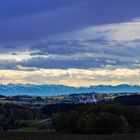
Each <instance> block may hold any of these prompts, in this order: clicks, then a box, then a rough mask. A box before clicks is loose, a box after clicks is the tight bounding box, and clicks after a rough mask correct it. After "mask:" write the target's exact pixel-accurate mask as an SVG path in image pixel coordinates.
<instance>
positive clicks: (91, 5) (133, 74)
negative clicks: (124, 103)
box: [0, 0, 140, 87]
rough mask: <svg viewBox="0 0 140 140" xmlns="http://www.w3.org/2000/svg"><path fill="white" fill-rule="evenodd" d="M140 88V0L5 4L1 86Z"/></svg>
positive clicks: (17, 0)
mask: <svg viewBox="0 0 140 140" xmlns="http://www.w3.org/2000/svg"><path fill="white" fill-rule="evenodd" d="M9 83H14V84H37V85H38V84H56V85H67V86H75V87H80V86H90V85H119V84H130V85H140V1H139V0H12V1H11V0H0V84H9Z"/></svg>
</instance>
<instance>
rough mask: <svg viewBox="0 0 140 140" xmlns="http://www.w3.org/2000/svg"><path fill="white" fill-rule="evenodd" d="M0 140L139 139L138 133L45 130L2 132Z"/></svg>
mask: <svg viewBox="0 0 140 140" xmlns="http://www.w3.org/2000/svg"><path fill="white" fill-rule="evenodd" d="M0 140H140V135H139V134H134V135H131V134H130V135H129V134H126V135H100V136H98V135H97V136H96V135H95V136H94V135H60V134H48V133H45V132H36V133H31V132H30V133H3V134H0Z"/></svg>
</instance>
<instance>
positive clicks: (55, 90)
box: [0, 84, 140, 96]
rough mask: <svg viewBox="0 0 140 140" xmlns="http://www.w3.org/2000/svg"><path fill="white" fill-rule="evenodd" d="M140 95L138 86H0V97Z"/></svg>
mask: <svg viewBox="0 0 140 140" xmlns="http://www.w3.org/2000/svg"><path fill="white" fill-rule="evenodd" d="M90 92H97V93H124V92H128V93H131V92H132V93H134V92H139V93H140V86H139V85H134V86H132V85H127V84H122V85H118V86H110V85H99V86H90V87H79V88H77V87H70V86H64V85H31V84H27V85H26V84H25V85H24V84H8V85H2V84H1V85H0V94H2V95H26V94H27V95H46V96H52V95H64V94H66V95H67V94H72V93H90Z"/></svg>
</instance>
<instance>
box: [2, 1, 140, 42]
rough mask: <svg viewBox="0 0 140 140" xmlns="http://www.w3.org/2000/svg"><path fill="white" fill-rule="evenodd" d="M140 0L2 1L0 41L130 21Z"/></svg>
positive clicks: (137, 15)
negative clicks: (105, 0)
mask: <svg viewBox="0 0 140 140" xmlns="http://www.w3.org/2000/svg"><path fill="white" fill-rule="evenodd" d="M139 5H140V2H139V0H134V1H128V0H123V1H122V0H118V1H117V2H116V0H108V1H107V2H104V0H86V1H85V0H70V1H69V0H53V1H52V0H47V1H46V0H41V1H40V0H30V1H29V0H21V1H18V0H13V1H10V0H5V1H0V21H1V22H0V31H1V32H0V42H2V43H6V42H16V43H17V42H34V40H40V39H42V38H49V37H50V36H52V35H56V34H60V33H67V32H72V31H76V30H80V29H85V28H87V27H90V26H97V25H104V24H110V23H120V22H126V21H129V20H131V19H135V18H138V17H139V16H140V15H139V13H140V6H139Z"/></svg>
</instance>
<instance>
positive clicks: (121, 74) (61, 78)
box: [0, 68, 140, 87]
mask: <svg viewBox="0 0 140 140" xmlns="http://www.w3.org/2000/svg"><path fill="white" fill-rule="evenodd" d="M0 79H1V83H3V84H8V83H15V84H17V83H21V84H63V85H69V86H78V87H79V86H90V85H99V84H101V85H110V84H111V85H117V84H122V83H125V84H126V83H127V84H132V85H135V84H140V82H139V79H140V70H139V69H135V70H134V69H125V68H122V69H115V70H109V69H108V70H107V69H87V70H85V69H67V70H61V69H40V70H35V71H18V70H16V71H15V70H0Z"/></svg>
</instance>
